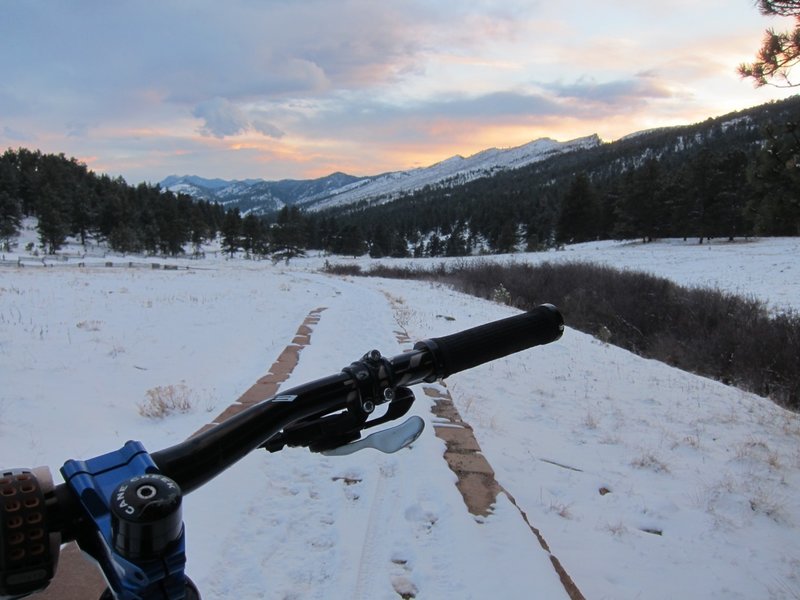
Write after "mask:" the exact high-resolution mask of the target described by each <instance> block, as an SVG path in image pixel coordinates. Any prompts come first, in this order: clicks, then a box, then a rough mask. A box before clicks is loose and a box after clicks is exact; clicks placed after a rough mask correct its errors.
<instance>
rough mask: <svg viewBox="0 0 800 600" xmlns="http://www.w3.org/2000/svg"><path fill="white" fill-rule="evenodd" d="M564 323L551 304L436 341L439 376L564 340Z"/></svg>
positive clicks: (433, 345) (432, 345)
mask: <svg viewBox="0 0 800 600" xmlns="http://www.w3.org/2000/svg"><path fill="white" fill-rule="evenodd" d="M563 331H564V319H563V317H562V316H561V313H559V312H558V309H556V307H555V306H553V305H552V304H542V305H541V306H539V307H537V308H535V309H533V310H532V311H530V312H526V313H523V314H521V315H515V316H513V317H508V318H506V319H501V320H499V321H493V322H491V323H486V324H485V325H479V326H478V327H473V328H472V329H467V330H465V331H460V332H458V333H454V334H452V335H448V336H445V337H440V338H433V339H431V340H427V341H424V342H419V343H418V344H417V346H416V347H419V346H420V345H426V346H428V347H429V348H430V349H431V350H432V352H433V353H434V355H438V360H439V362H440V365H439V369H440V370H439V372H437V376H439V377H443V378H444V377H448V376H450V375H452V374H453V373H458V372H459V371H466V370H467V369H471V368H473V367H476V366H478V365H480V364H483V363H485V362H490V361H493V360H496V359H498V358H502V357H504V356H508V355H509V354H513V353H514V352H519V351H521V350H525V349H527V348H531V347H533V346H539V345H541V344H547V343H549V342H552V341H555V340H557V339H558V338H559V337H561V334H562V333H563Z"/></svg>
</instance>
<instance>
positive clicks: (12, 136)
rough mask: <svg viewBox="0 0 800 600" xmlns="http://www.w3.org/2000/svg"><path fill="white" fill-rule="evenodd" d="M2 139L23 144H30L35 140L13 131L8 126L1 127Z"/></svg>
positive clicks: (32, 137)
mask: <svg viewBox="0 0 800 600" xmlns="http://www.w3.org/2000/svg"><path fill="white" fill-rule="evenodd" d="M3 137H4V138H6V139H8V140H11V141H14V142H25V143H28V142H32V141H34V140H35V139H36V138H35V137H34V136H32V135H28V134H27V133H23V132H21V131H17V130H16V129H13V128H11V127H9V126H8V125H6V126H4V127H3Z"/></svg>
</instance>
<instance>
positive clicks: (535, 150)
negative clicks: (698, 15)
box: [160, 134, 602, 214]
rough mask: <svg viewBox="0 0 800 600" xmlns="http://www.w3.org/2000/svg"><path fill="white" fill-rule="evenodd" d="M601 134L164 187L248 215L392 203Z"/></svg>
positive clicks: (591, 142)
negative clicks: (403, 162) (271, 177)
mask: <svg viewBox="0 0 800 600" xmlns="http://www.w3.org/2000/svg"><path fill="white" fill-rule="evenodd" d="M601 143H602V141H601V140H600V138H599V136H597V135H596V134H592V135H589V136H584V137H579V138H575V139H573V140H568V141H565V142H559V141H556V140H553V139H552V138H548V137H545V138H539V139H537V140H533V141H531V142H528V143H526V144H522V145H520V146H514V147H511V148H487V149H485V150H481V151H479V152H477V153H475V154H472V155H470V156H468V157H463V156H461V155H454V156H451V157H449V158H446V159H444V160H442V161H439V162H437V163H434V164H432V165H429V166H427V167H417V168H414V169H409V170H405V171H390V172H388V173H381V174H378V175H373V176H366V177H358V176H355V175H349V174H347V173H342V172H340V171H337V172H334V173H331V174H330V175H326V176H325V177H320V178H317V179H306V180H297V179H281V180H278V181H267V180H264V179H245V180H231V181H227V180H224V179H206V178H203V177H200V176H197V175H183V176H178V175H170V176H168V177H166V178H164V179H163V180H162V181H161V182H160V185H161V187H162V188H164V189H168V190H170V191H172V192H175V193H184V194H187V195H189V196H192V197H194V198H195V199H198V200H208V201H214V202H218V203H220V204H222V205H223V206H226V207H238V208H239V209H240V210H241V211H242V212H244V213H250V212H252V213H256V214H266V213H270V212H274V211H277V210H280V209H281V208H283V207H284V206H293V205H297V206H301V207H302V208H304V209H306V210H310V211H318V210H324V209H327V208H333V207H339V206H346V205H349V204H354V203H357V202H361V201H365V200H367V201H377V202H381V201H390V200H392V199H395V198H397V197H398V196H400V195H402V194H405V193H409V192H414V191H417V190H420V189H422V188H424V187H427V186H455V185H461V184H464V183H468V182H470V181H473V180H475V179H479V178H481V177H489V176H492V175H494V174H496V173H498V172H500V171H506V170H509V169H516V168H519V167H523V166H526V165H529V164H532V163H534V162H539V161H542V160H546V159H548V158H550V157H552V156H555V155H557V154H563V153H566V152H570V151H573V150H578V149H585V148H591V147H595V146H599V145H600V144H601Z"/></svg>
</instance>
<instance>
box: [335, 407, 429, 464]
mask: <svg viewBox="0 0 800 600" xmlns="http://www.w3.org/2000/svg"><path fill="white" fill-rule="evenodd" d="M423 429H425V421H423V420H422V418H421V417H418V416H416V415H414V416H413V417H409V418H408V419H407V420H406V421H405V422H403V423H401V424H400V425H395V426H394V427H389V428H388V429H382V430H381V431H376V432H375V433H371V434H370V435H368V436H367V437H365V438H364V439H361V440H358V441H356V442H352V443H350V444H345V445H344V446H339V447H338V448H332V449H330V450H323V451H322V452H321V454H323V455H325V456H346V455H348V454H353V453H354V452H358V451H359V450H363V449H364V448H374V449H376V450H380V451H381V452H383V453H385V454H391V453H393V452H397V451H398V450H402V449H403V448H405V447H406V446H409V445H410V444H412V443H413V442H414V441H416V439H417V438H418V437H419V436H420V434H421V433H422V430H423Z"/></svg>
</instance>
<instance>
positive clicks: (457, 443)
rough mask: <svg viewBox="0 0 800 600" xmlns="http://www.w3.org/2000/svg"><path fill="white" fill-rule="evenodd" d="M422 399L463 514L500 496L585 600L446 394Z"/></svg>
mask: <svg viewBox="0 0 800 600" xmlns="http://www.w3.org/2000/svg"><path fill="white" fill-rule="evenodd" d="M387 298H388V299H389V301H390V303H392V305H393V306H394V308H395V310H397V309H398V306H397V300H396V299H395V298H392V297H389V296H387ZM398 325H400V329H399V330H396V331H395V332H394V333H395V337H396V338H397V341H398V342H400V344H406V345H408V344H410V343H411V341H412V340H411V338H410V337H409V335H408V332H406V331H405V328H404V327H403V326H402V324H401V323H398ZM422 390H423V392H424V393H425V395H426V396H428V397H429V398H431V399H433V406H432V407H431V412H433V414H434V416H435V417H436V418H437V420H436V421H434V424H433V430H434V432H435V434H436V437H438V438H439V439H441V440H443V441H444V442H445V445H446V448H445V452H444V459H445V460H446V461H447V464H448V466H449V467H450V470H451V471H453V473H455V475H456V477H457V478H458V480H457V481H456V487H457V488H458V490H459V491H460V492H461V495H462V497H463V498H464V504H466V505H467V510H469V512H470V513H472V514H473V515H476V516H483V517H485V516H488V515H489V514H491V512H492V507H493V505H494V504H495V502H496V501H497V495H498V494H499V493H500V492H502V493H504V494H505V495H506V497H507V498H508V499H509V500H510V501H511V504H513V505H514V507H515V508H516V509H517V510H518V511H519V512H520V515H521V516H522V519H523V520H524V521H525V523H526V524H527V525H528V528H529V529H530V530H531V533H533V535H535V536H536V539H537V540H538V541H539V544H540V545H541V547H542V549H543V550H544V551H545V552H547V554H548V555H549V556H550V562H551V563H552V564H553V568H554V569H555V571H556V573H557V574H558V577H559V579H560V580H561V584H562V585H563V586H564V589H565V590H566V592H567V594H568V595H569V597H570V599H571V600H585V598H584V596H583V594H582V593H581V591H580V590H579V589H578V586H577V585H575V582H574V581H573V580H572V578H571V577H570V576H569V573H567V571H566V569H564V567H563V565H562V564H561V561H559V560H558V558H557V557H556V556H555V555H554V554H553V553H552V552H551V551H550V546H549V545H548V543H547V541H546V540H545V539H544V536H542V533H541V532H540V531H539V529H537V528H536V527H535V526H534V525H533V523H531V522H530V520H529V519H528V515H527V514H526V513H525V511H523V510H522V508H520V506H519V505H518V504H517V502H516V500H515V499H514V496H512V495H511V494H510V493H509V491H508V490H506V489H505V488H504V487H503V486H502V485H500V484H499V483H498V482H497V480H496V479H495V477H494V469H492V466H491V465H490V464H489V461H488V460H486V457H485V456H484V455H483V453H482V452H481V447H480V445H479V444H478V440H476V439H475V434H474V432H473V430H472V427H471V426H470V425H469V423H467V422H466V421H464V420H463V419H462V418H461V415H460V414H459V412H458V409H457V408H456V406H455V404H454V403H453V398H452V396H451V395H450V391H449V390H448V389H447V386H446V385H445V384H444V383H443V382H441V383H438V384H435V385H425V386H423V387H422Z"/></svg>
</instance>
